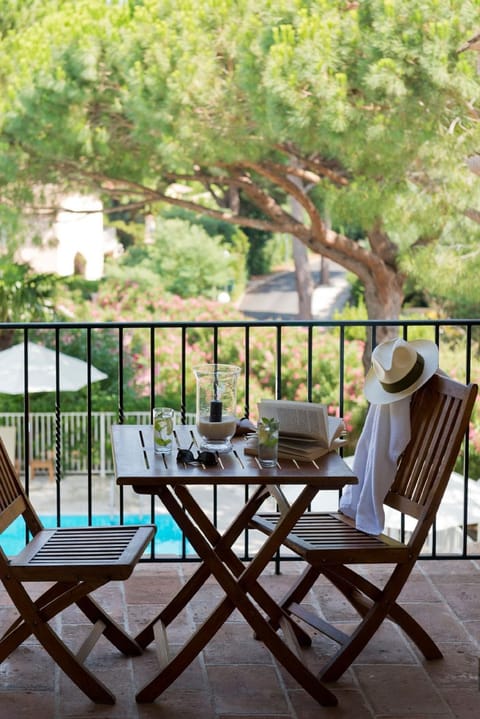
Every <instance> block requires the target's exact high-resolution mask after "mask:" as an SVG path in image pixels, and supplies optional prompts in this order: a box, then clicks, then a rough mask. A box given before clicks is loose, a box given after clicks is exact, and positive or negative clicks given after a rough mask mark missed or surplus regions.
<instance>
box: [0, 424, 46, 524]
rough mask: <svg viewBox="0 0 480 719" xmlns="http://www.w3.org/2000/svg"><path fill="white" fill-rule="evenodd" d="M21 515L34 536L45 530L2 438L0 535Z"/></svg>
mask: <svg viewBox="0 0 480 719" xmlns="http://www.w3.org/2000/svg"><path fill="white" fill-rule="evenodd" d="M20 515H23V518H24V520H25V522H26V524H27V526H28V529H29V530H30V532H31V533H32V534H34V535H35V534H37V532H39V531H40V530H41V529H42V528H43V527H42V523H41V521H40V519H39V517H38V515H37V513H36V512H35V510H34V509H33V507H32V505H31V504H30V501H29V499H28V497H27V495H26V494H25V491H24V489H23V487H22V485H21V483H20V480H19V478H18V476H17V473H16V472H15V467H14V466H13V464H12V461H11V459H10V457H9V454H8V452H7V449H6V447H5V444H4V443H3V440H2V439H1V437H0V534H1V532H3V531H4V530H5V529H6V528H7V527H8V526H10V524H12V522H14V521H15V519H17V517H19V516H20Z"/></svg>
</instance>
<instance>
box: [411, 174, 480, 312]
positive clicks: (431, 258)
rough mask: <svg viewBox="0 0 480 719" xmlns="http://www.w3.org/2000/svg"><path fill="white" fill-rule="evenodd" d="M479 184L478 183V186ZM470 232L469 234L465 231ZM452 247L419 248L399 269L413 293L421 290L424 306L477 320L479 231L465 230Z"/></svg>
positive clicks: (478, 300) (443, 245)
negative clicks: (401, 268)
mask: <svg viewBox="0 0 480 719" xmlns="http://www.w3.org/2000/svg"><path fill="white" fill-rule="evenodd" d="M479 184H480V183H479ZM468 230H470V232H468ZM468 230H466V231H465V232H464V233H463V235H462V237H461V238H459V237H458V233H457V238H456V239H457V241H456V242H455V244H450V242H451V241H452V240H453V239H454V238H452V237H450V242H449V243H448V244H447V243H439V244H437V246H436V247H435V248H432V247H431V246H426V247H422V246H420V247H418V248H417V249H415V250H414V251H412V252H411V253H409V254H408V255H406V256H405V258H404V260H403V263H402V266H403V268H404V270H405V272H406V273H407V274H408V277H409V283H410V285H411V286H412V288H413V290H417V292H419V291H420V290H421V291H422V293H423V295H424V297H425V299H426V301H427V303H428V304H429V305H430V306H431V307H432V308H436V309H437V311H438V312H439V313H440V314H441V315H443V316H448V317H454V318H462V317H472V318H475V317H478V316H479V307H480V286H479V283H478V281H477V278H478V276H479V273H480V253H479V250H478V242H479V239H480V237H479V231H478V230H477V231H475V228H471V227H468Z"/></svg>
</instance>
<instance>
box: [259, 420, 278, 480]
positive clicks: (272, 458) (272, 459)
mask: <svg viewBox="0 0 480 719" xmlns="http://www.w3.org/2000/svg"><path fill="white" fill-rule="evenodd" d="M279 426H280V425H279V422H278V420H276V419H265V418H262V419H261V420H260V421H259V423H258V425H257V436H258V459H259V462H260V464H261V465H262V467H265V468H268V467H275V466H276V464H277V459H278V430H279Z"/></svg>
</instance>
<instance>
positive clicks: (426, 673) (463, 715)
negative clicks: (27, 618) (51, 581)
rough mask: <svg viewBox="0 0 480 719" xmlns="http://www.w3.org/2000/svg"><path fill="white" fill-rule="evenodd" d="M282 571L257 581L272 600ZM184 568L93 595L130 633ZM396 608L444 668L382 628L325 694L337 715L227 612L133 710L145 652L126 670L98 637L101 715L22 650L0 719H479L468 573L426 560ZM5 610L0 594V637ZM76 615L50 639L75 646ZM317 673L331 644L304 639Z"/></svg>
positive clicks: (200, 607)
mask: <svg viewBox="0 0 480 719" xmlns="http://www.w3.org/2000/svg"><path fill="white" fill-rule="evenodd" d="M298 568H299V566H298V563H289V564H287V566H285V569H284V571H283V573H282V575H280V576H275V575H274V574H273V573H265V574H264V576H263V582H264V583H265V584H266V585H267V586H268V588H269V590H270V591H271V592H272V593H273V594H275V595H276V596H279V595H281V594H282V593H283V590H284V589H285V587H286V585H288V584H289V583H290V581H291V579H292V576H291V575H292V573H294V572H296V571H298ZM193 569H194V565H191V564H170V565H167V564H158V565H150V564H140V565H139V566H138V567H137V569H136V571H135V573H134V575H133V576H132V577H131V578H130V579H129V580H128V582H126V583H125V585H120V584H111V585H109V586H108V587H105V588H104V589H103V590H102V591H100V592H99V593H98V596H99V598H100V599H101V601H102V603H103V604H104V606H108V607H109V608H110V610H111V612H112V613H113V614H114V615H115V616H116V617H117V618H118V619H119V620H121V621H124V622H125V623H126V624H127V626H128V627H129V629H130V631H131V632H132V633H135V632H136V631H137V630H138V629H139V628H140V627H141V626H142V623H143V622H144V621H145V620H146V619H148V618H150V617H152V616H153V615H154V614H155V613H156V612H157V611H158V608H159V606H161V605H162V604H164V603H165V602H166V601H167V600H168V598H169V597H170V596H171V595H172V593H173V592H175V591H176V589H177V588H178V587H179V586H180V584H181V583H182V582H183V581H184V580H185V577H186V576H188V575H189V574H190V573H191V572H192V571H193ZM219 596H221V593H220V591H219V589H218V587H217V586H216V584H215V583H214V582H211V583H208V585H206V586H205V587H204V589H203V590H202V595H201V597H199V598H198V599H197V600H196V601H195V602H194V603H192V605H191V607H190V608H189V609H188V611H186V612H185V613H184V614H183V615H182V618H181V621H177V622H176V623H174V624H173V625H172V627H171V630H170V632H169V637H170V641H171V644H172V645H175V644H177V645H178V644H180V643H181V642H182V640H183V639H184V637H185V635H186V634H187V632H188V631H189V630H190V629H191V627H192V626H194V625H195V624H196V623H198V622H200V621H202V619H203V618H204V617H205V616H206V615H207V613H208V611H209V609H210V608H212V607H213V606H214V604H215V603H216V601H217V600H218V598H219ZM401 599H402V602H403V603H404V604H408V607H409V610H411V611H412V613H413V614H414V615H415V616H416V617H417V618H419V619H421V621H422V623H423V624H424V626H426V627H427V629H428V630H430V631H431V633H432V634H433V636H434V637H435V638H436V639H437V641H438V643H439V645H440V647H441V649H442V651H443V652H444V659H443V660H440V661H435V662H426V661H424V660H423V658H422V657H420V656H419V655H418V652H417V651H416V650H415V649H414V648H413V647H412V645H410V643H409V642H408V641H407V640H406V639H405V638H404V637H403V635H402V634H401V633H400V632H399V631H398V630H397V629H396V628H395V627H394V626H392V625H390V624H387V625H385V626H383V627H382V629H381V631H380V632H379V633H378V634H377V636H376V637H375V639H374V640H373V641H372V642H371V643H370V645H369V647H368V648H367V649H366V650H365V651H364V652H363V653H362V654H361V656H360V657H359V658H358V659H357V661H356V662H355V663H354V665H353V666H352V667H351V668H350V669H349V670H348V671H347V673H346V674H345V675H344V676H343V677H342V678H341V679H340V680H339V681H338V682H337V683H335V684H332V685H330V686H331V688H332V689H333V690H334V691H335V693H336V694H337V696H338V700H339V705H338V706H337V707H334V708H325V707H321V706H319V705H318V704H316V703H315V702H314V701H313V700H312V699H311V698H310V696H309V695H308V694H306V693H305V692H304V691H303V689H301V688H299V687H298V685H297V684H296V683H295V681H294V680H292V679H291V678H290V677H289V676H288V675H287V674H286V673H285V672H284V671H283V670H282V669H280V668H279V666H278V665H277V664H276V662H275V661H273V660H272V658H271V656H270V655H269V653H268V652H267V651H266V650H265V649H264V648H263V646H262V645H261V644H260V643H258V642H257V641H255V640H254V638H253V637H252V633H251V631H250V629H249V628H248V627H247V626H246V625H245V623H244V622H243V619H242V617H241V616H240V615H239V614H238V613H234V614H233V615H232V616H231V618H230V620H229V621H228V622H227V623H226V624H225V625H224V627H223V628H222V630H221V631H220V632H219V634H218V635H217V637H216V638H215V640H213V641H212V642H211V643H210V644H209V645H208V646H207V647H206V648H205V650H204V651H203V652H202V654H201V655H200V657H199V658H197V660H196V661H195V662H194V663H193V664H192V665H191V666H190V667H189V668H188V670H187V671H186V672H185V673H184V674H183V676H181V677H180V678H179V679H178V680H177V681H176V682H175V683H174V684H173V685H172V686H171V687H170V688H169V689H168V690H167V691H166V692H165V693H164V694H163V695H162V696H161V697H159V698H158V699H157V700H156V701H155V702H154V703H152V704H143V705H139V704H136V702H135V693H136V691H137V690H138V689H139V688H140V687H141V686H142V684H143V683H144V682H145V681H146V680H147V679H148V678H149V677H150V676H151V675H152V674H153V672H154V671H155V667H156V655H155V652H154V650H153V649H151V648H149V649H147V650H146V651H145V652H144V654H143V655H142V656H140V657H137V658H135V659H127V658H125V657H123V656H121V655H119V654H118V653H117V652H116V650H114V649H113V648H112V647H111V645H110V644H108V643H107V642H106V641H105V640H103V638H102V639H101V640H100V642H99V643H98V644H97V646H96V648H95V649H94V651H93V653H92V655H91V656H90V658H89V660H88V662H89V666H90V667H93V668H94V670H95V671H96V672H98V674H99V675H100V676H101V678H102V679H103V681H104V682H105V683H106V684H107V685H108V686H109V687H110V688H111V689H113V691H114V692H115V693H116V695H117V703H116V705H115V706H113V707H108V706H100V705H94V704H92V703H91V702H90V701H89V700H88V699H87V698H85V697H84V695H83V694H82V693H81V692H80V691H79V690H78V689H77V687H76V686H74V685H73V684H72V683H71V681H70V680H69V679H67V678H66V677H65V676H64V675H63V674H61V673H60V672H59V671H58V670H57V669H56V668H55V666H54V665H53V663H52V661H51V660H50V658H49V657H48V656H47V655H46V654H45V653H44V652H43V650H41V648H40V647H39V646H38V644H37V643H36V642H35V641H33V640H31V641H29V642H28V644H26V645H23V646H22V647H21V648H19V649H18V650H17V651H16V652H15V653H14V654H13V655H12V656H11V657H10V658H9V659H8V660H6V661H5V662H3V664H1V665H0V719H59V718H62V719H64V718H65V719H66V718H67V717H68V718H73V717H74V718H75V719H85V718H86V717H92V716H95V717H102V718H103V719H152V718H153V717H159V718H160V719H174V718H177V717H178V718H179V719H180V718H181V719H233V718H234V717H242V718H243V719H246V718H247V717H248V718H250V719H267V717H268V718H270V719H271V718H272V717H275V719H321V718H322V717H332V719H333V718H335V719H343V718H344V717H349V718H351V719H370V718H371V717H375V718H376V719H380V718H381V719H387V718H388V719H447V718H450V717H458V718H459V719H467V718H468V719H474V718H475V717H478V716H480V691H479V689H480V687H479V657H480V562H478V561H473V560H471V561H443V562H442V561H428V560H425V561H423V562H420V563H419V564H418V565H417V568H416V570H415V572H414V574H413V576H412V577H411V579H410V582H409V584H408V585H407V587H406V588H405V590H404V592H403V594H402V597H401ZM311 601H312V603H313V604H316V605H318V606H320V607H321V608H322V611H323V613H324V614H325V616H326V617H327V618H330V619H336V620H338V621H340V622H344V623H348V622H349V620H350V619H351V618H352V614H351V612H350V611H349V610H348V608H347V606H346V605H345V603H344V602H343V601H342V599H341V598H340V597H339V596H337V595H334V594H332V592H331V591H329V590H328V589H327V586H326V585H324V584H319V585H318V586H317V587H316V588H315V590H314V592H312V595H311ZM11 613H12V608H11V606H10V605H9V600H8V598H7V597H6V595H5V593H4V592H3V590H2V591H1V592H0V620H1V626H4V624H5V622H6V621H7V620H8V618H9V617H10V616H11ZM81 623H82V616H81V615H80V613H77V611H76V610H73V609H71V610H69V611H68V612H67V613H66V616H65V619H64V620H63V625H62V629H61V631H62V635H63V636H64V638H68V640H69V641H71V642H72V644H73V645H77V646H78V644H79V642H80V630H81V629H82V626H81ZM308 651H309V654H310V655H311V661H312V663H313V665H315V664H317V665H320V663H321V661H322V656H323V657H325V655H326V654H327V653H328V652H329V651H331V645H329V644H327V643H326V642H325V641H324V640H321V639H320V638H315V641H314V648H313V650H308Z"/></svg>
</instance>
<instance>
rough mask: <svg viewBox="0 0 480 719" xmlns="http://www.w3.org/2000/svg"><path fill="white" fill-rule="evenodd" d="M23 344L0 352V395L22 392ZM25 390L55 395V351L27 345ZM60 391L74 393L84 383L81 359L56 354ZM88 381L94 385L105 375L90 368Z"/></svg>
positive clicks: (85, 374) (84, 364)
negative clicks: (89, 379)
mask: <svg viewBox="0 0 480 719" xmlns="http://www.w3.org/2000/svg"><path fill="white" fill-rule="evenodd" d="M24 347H25V345H24V344H23V342H22V343H21V344H18V345H14V346H13V347H9V348H8V349H6V350H3V352H0V392H2V393H4V394H23V392H24V391H25V387H24V384H25V371H24ZM27 349H28V391H29V392H55V389H56V364H55V351H54V350H50V349H48V348H47V347H42V346H41V345H37V344H34V343H33V342H28V345H27ZM59 357H60V365H59V368H60V369H59V373H60V389H61V390H62V391H76V390H79V389H81V388H82V387H85V385H86V384H87V383H88V374H87V369H88V365H87V363H86V362H83V360H80V359H77V358H76V357H71V356H70V355H66V354H63V353H62V352H60V353H59ZM90 377H91V381H92V382H98V381H99V380H101V379H106V377H108V375H106V374H105V372H101V371H100V370H98V369H97V368H96V367H94V366H93V365H92V367H91V375H90Z"/></svg>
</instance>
